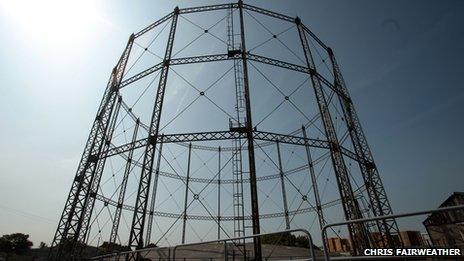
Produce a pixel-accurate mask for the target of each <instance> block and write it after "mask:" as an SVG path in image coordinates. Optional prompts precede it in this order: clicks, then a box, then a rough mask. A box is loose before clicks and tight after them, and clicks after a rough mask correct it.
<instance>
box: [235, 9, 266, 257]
mask: <svg viewBox="0 0 464 261" xmlns="http://www.w3.org/2000/svg"><path fill="white" fill-rule="evenodd" d="M238 7H239V11H240V36H241V49H242V50H241V54H242V61H243V83H244V87H245V103H246V117H247V118H246V126H245V127H246V133H247V142H248V164H249V172H250V194H251V217H252V223H253V234H260V226H259V206H258V189H257V185H256V164H255V148H254V141H253V123H252V119H251V103H250V89H249V83H248V65H247V56H246V52H247V51H246V45H245V25H244V20H243V2H242V0H240V1H239V2H238ZM253 245H254V254H255V259H256V260H261V259H262V253H261V239H260V238H259V237H254V238H253Z"/></svg>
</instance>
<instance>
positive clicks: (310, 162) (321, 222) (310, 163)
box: [301, 125, 325, 242]
mask: <svg viewBox="0 0 464 261" xmlns="http://www.w3.org/2000/svg"><path fill="white" fill-rule="evenodd" d="M301 131H302V132H303V137H304V139H305V148H306V157H307V159H308V167H309V174H310V177H311V183H312V187H313V192H314V198H315V199H316V211H317V217H318V219H319V227H320V228H321V230H322V228H323V227H324V225H325V219H324V213H323V211H322V206H321V198H320V197H319V189H318V187H317V177H316V173H315V171H314V166H313V159H312V156H311V150H310V148H309V144H308V137H307V136H306V128H305V126H304V125H303V126H301ZM322 241H323V242H325V238H323V239H322Z"/></svg>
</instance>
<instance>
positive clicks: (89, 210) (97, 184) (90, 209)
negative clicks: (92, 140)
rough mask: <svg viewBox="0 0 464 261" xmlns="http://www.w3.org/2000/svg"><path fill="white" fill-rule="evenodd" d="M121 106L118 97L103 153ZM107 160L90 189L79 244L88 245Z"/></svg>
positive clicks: (77, 249)
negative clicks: (94, 208)
mask: <svg viewBox="0 0 464 261" xmlns="http://www.w3.org/2000/svg"><path fill="white" fill-rule="evenodd" d="M121 104H122V97H121V96H119V97H118V102H117V103H116V105H115V108H114V112H113V115H112V117H111V122H110V125H109V128H108V133H107V136H106V139H107V140H106V142H105V145H104V147H103V151H107V150H108V149H109V148H110V144H111V140H112V138H113V133H114V128H115V126H116V122H117V120H118V115H119V109H120V108H121ZM106 159H107V157H104V158H100V159H99V160H98V165H97V168H96V170H95V177H94V181H93V183H92V187H91V189H90V194H89V199H88V202H87V205H86V207H85V212H84V214H83V216H82V220H81V230H80V233H79V237H78V240H77V242H85V243H87V240H88V238H87V235H88V234H90V233H88V231H89V230H90V229H91V228H90V218H91V216H92V212H93V207H94V205H95V197H96V196H97V191H98V188H99V187H100V180H101V176H102V174H103V169H104V168H105V163H106ZM77 242H76V243H77ZM82 246H83V245H82V244H80V245H79V246H75V247H74V254H75V255H77V256H79V255H80V254H81V251H82V250H83V249H82Z"/></svg>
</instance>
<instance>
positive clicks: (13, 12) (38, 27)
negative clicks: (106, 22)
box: [0, 0, 97, 42]
mask: <svg viewBox="0 0 464 261" xmlns="http://www.w3.org/2000/svg"><path fill="white" fill-rule="evenodd" d="M0 8H1V12H2V13H3V15H5V16H6V17H8V19H9V20H10V21H11V22H13V23H14V25H15V29H19V30H20V31H21V32H22V33H26V34H27V35H28V36H30V37H31V38H32V39H34V40H45V41H47V42H70V41H76V40H78V39H79V38H81V37H82V36H83V35H84V34H85V33H86V31H87V30H91V27H92V26H91V25H92V23H93V22H94V21H95V20H96V18H97V14H96V8H95V4H94V1H91V0H79V1H70V0H40V1H37V0H0Z"/></svg>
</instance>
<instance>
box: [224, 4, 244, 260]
mask: <svg viewBox="0 0 464 261" xmlns="http://www.w3.org/2000/svg"><path fill="white" fill-rule="evenodd" d="M233 11H234V9H233V8H230V9H228V15H227V51H228V52H240V49H241V48H240V46H241V43H240V34H235V33H234V22H233ZM233 62H234V79H235V99H236V101H235V110H236V119H231V120H230V126H229V127H230V129H231V130H236V131H241V130H244V129H245V122H246V108H245V105H246V104H245V90H244V85H243V64H242V60H240V59H236V60H233ZM232 146H233V150H232V176H233V180H234V183H233V207H234V237H244V236H245V235H246V233H245V207H244V203H243V202H244V201H243V174H244V172H243V168H242V165H243V164H242V139H233V141H232ZM234 243H235V246H236V247H237V248H238V249H237V250H238V253H239V255H243V257H244V259H245V260H246V245H245V239H240V240H236V241H235V242H234Z"/></svg>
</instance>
